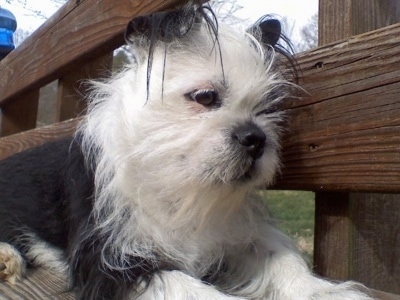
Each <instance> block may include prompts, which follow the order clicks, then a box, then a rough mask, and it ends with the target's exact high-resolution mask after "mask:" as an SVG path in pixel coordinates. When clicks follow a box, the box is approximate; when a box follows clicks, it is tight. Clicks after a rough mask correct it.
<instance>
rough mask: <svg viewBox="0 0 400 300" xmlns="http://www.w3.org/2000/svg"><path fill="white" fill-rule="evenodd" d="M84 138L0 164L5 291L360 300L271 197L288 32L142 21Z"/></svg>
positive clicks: (181, 18)
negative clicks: (40, 282)
mask: <svg viewBox="0 0 400 300" xmlns="http://www.w3.org/2000/svg"><path fill="white" fill-rule="evenodd" d="M128 35H129V42H130V44H131V46H132V53H133V56H134V61H133V62H132V64H130V65H128V66H127V67H126V68H125V69H124V70H123V71H122V72H121V73H119V74H118V75H115V76H113V77H112V78H111V79H109V80H107V81H104V82H97V83H94V88H93V91H92V92H91V94H90V103H89V108H88V114H87V116H86V117H85V118H84V121H83V122H82V124H81V125H80V127H79V130H78V131H77V133H76V135H75V136H74V138H73V139H64V140H60V141H57V142H53V143H48V144H46V145H44V146H41V147H38V148H35V149H31V150H28V151H25V152H22V153H20V154H17V155H15V156H12V157H10V158H7V159H5V160H3V161H2V162H1V164H0V191H1V193H0V241H1V244H0V270H1V271H0V277H1V278H3V279H5V280H6V281H8V282H10V283H12V282H15V280H17V279H19V278H20V277H21V276H22V275H23V274H24V270H25V267H26V266H45V267H52V268H56V269H57V270H59V271H61V272H68V273H69V274H70V278H71V286H72V287H71V288H72V289H74V290H75V291H76V295H77V299H81V300H88V299H95V300H99V299H118V300H121V299H168V300H175V299H182V300H189V299H190V300H193V299H221V300H222V299H282V300H286V299H296V300H299V299H315V300H316V299H340V300H342V299H355V300H362V299H364V300H366V299H370V298H369V297H368V296H366V295H365V294H363V293H362V292H359V291H358V290H357V289H356V286H355V284H352V283H341V284H334V283H330V282H328V281H325V280H322V279H319V278H317V277H315V276H313V275H312V274H311V272H310V271H309V270H308V269H307V266H306V264H305V262H304V261H303V259H302V258H301V256H300V255H299V254H298V252H297V250H296V247H295V246H294V245H293V243H292V241H291V240H290V239H289V238H288V237H287V236H285V235H284V234H283V233H281V232H280V231H278V230H277V229H276V228H275V227H274V226H273V224H272V222H271V219H270V218H269V217H268V215H267V213H266V209H265V207H264V206H263V202H262V201H261V200H260V199H258V197H257V188H258V187H261V186H263V185H265V184H269V183H271V182H272V181H273V178H274V175H275V173H276V172H277V170H278V169H279V136H280V132H281V128H280V127H281V121H282V119H283V116H284V114H283V112H281V111H279V104H280V102H281V101H282V100H283V99H284V98H285V97H287V96H288V91H289V90H290V89H289V87H290V84H289V83H288V82H287V81H286V80H285V79H284V73H285V71H284V68H283V64H281V63H280V62H282V59H275V56H278V55H279V52H281V53H282V51H279V50H278V51H277V50H276V49H279V47H278V46H277V41H278V39H279V36H280V25H279V22H277V21H276V20H271V19H268V18H265V19H262V20H261V21H259V22H258V23H257V24H255V25H254V26H253V27H252V28H250V29H248V30H243V31H240V30H237V29H235V30H234V29H230V28H229V27H227V26H225V25H223V24H219V23H218V22H217V21H216V19H215V15H214V14H213V12H212V10H211V9H210V8H209V7H208V6H205V5H199V6H194V5H191V6H187V7H185V8H183V9H180V10H175V11H169V12H163V13H157V14H152V15H149V16H144V17H138V18H136V19H134V20H133V21H132V22H131V23H130V25H129V28H128Z"/></svg>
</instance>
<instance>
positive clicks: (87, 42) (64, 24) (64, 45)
mask: <svg viewBox="0 0 400 300" xmlns="http://www.w3.org/2000/svg"><path fill="white" fill-rule="evenodd" d="M182 2H184V1H183V0H159V1H151V0H142V1H134V0H119V1H115V0H80V1H76V0H70V1H68V2H67V3H66V4H65V5H64V6H62V8H60V9H59V10H58V11H57V13H56V14H55V15H53V16H52V17H51V18H50V19H49V20H48V21H47V22H46V23H45V24H44V25H42V26H41V27H40V28H39V29H38V30H37V31H35V32H34V33H33V34H32V35H31V36H30V37H29V38H28V39H27V40H25V41H24V43H23V44H22V45H20V46H19V47H18V48H16V49H15V50H14V51H13V52H11V53H10V54H9V55H8V56H7V57H6V58H5V59H3V60H2V61H1V62H0V74H1V77H0V104H1V103H3V102H6V101H10V100H11V99H15V98H17V97H18V96H19V95H21V94H24V93H26V92H27V91H29V90H34V89H39V88H40V87H41V86H43V85H45V84H47V83H49V82H51V81H52V80H55V79H57V78H59V77H61V76H63V75H65V74H66V73H68V72H69V71H72V70H76V69H79V68H80V67H81V66H82V65H84V62H85V61H86V60H90V59H91V58H94V57H100V56H103V55H105V54H107V53H109V52H111V51H113V50H114V49H115V48H117V47H119V46H120V45H122V44H123V43H124V40H123V32H124V30H125V27H126V25H127V24H128V22H129V21H130V20H131V19H132V17H133V16H136V15H142V14H147V13H150V12H154V11H159V10H162V9H166V8H168V7H172V6H174V5H177V4H178V3H182Z"/></svg>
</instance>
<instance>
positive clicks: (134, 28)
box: [125, 6, 199, 43]
mask: <svg viewBox="0 0 400 300" xmlns="http://www.w3.org/2000/svg"><path fill="white" fill-rule="evenodd" d="M198 18H199V16H197V14H196V8H195V7H194V6H190V7H185V8H182V9H179V10H172V11H166V12H157V13H153V14H150V15H145V16H139V17H136V18H134V19H132V20H131V21H130V22H129V24H128V26H127V28H126V30H125V39H126V40H127V41H130V39H131V38H134V37H137V36H142V37H145V38H147V39H148V40H150V41H152V42H155V41H163V42H167V43H168V42H171V41H172V40H174V39H175V38H179V37H183V36H185V35H186V34H187V33H188V32H189V31H190V30H191V29H192V27H193V25H194V24H195V23H196V22H198V21H199V19H198Z"/></svg>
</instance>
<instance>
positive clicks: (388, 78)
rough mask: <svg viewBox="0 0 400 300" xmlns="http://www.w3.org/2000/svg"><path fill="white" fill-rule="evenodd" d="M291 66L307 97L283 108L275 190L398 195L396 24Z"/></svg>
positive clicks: (399, 39) (399, 40) (399, 31)
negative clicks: (285, 115)
mask: <svg viewBox="0 0 400 300" xmlns="http://www.w3.org/2000/svg"><path fill="white" fill-rule="evenodd" d="M298 63H299V66H300V68H301V70H302V73H301V76H300V85H301V86H302V87H303V88H304V89H305V90H306V91H307V92H308V93H309V94H310V96H306V97H304V98H303V99H301V100H299V99H292V100H289V101H287V102H286V103H285V106H286V108H287V109H288V111H289V114H290V116H291V118H290V122H289V123H290V125H289V128H288V130H287V134H286V136H285V138H284V142H283V145H284V153H283V165H284V169H283V176H282V177H280V178H278V182H277V186H278V187H279V188H285V189H299V188H300V189H310V190H315V191H318V190H321V191H324V190H327V191H334V190H338V191H344V190H347V191H392V192H398V191H400V155H399V153H400V135H399V132H400V101H399V95H400V24H398V25H393V26H390V27H387V28H385V29H382V30H377V31H374V32H370V33H367V34H363V35H359V36H355V37H352V38H349V39H347V40H342V41H339V42H337V43H335V44H331V45H327V46H324V47H320V48H318V49H315V50H312V51H309V52H307V53H303V54H301V55H300V56H299V57H298ZM339 175H340V176H339Z"/></svg>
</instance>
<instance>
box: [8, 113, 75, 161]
mask: <svg viewBox="0 0 400 300" xmlns="http://www.w3.org/2000/svg"><path fill="white" fill-rule="evenodd" d="M79 121H80V119H79V118H77V119H71V120H67V121H64V122H61V123H58V124H54V125H50V126H45V127H41V128H37V129H33V130H29V131H25V132H21V133H18V134H14V135H11V136H7V137H3V138H1V139H0V160H1V159H4V158H6V157H8V156H10V155H12V154H15V153H18V152H21V151H24V150H27V149H29V148H33V147H36V146H39V145H42V144H44V143H46V142H50V141H54V140H57V139H60V138H63V137H67V136H72V135H73V134H74V132H75V129H76V126H77V125H78V123H79Z"/></svg>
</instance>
